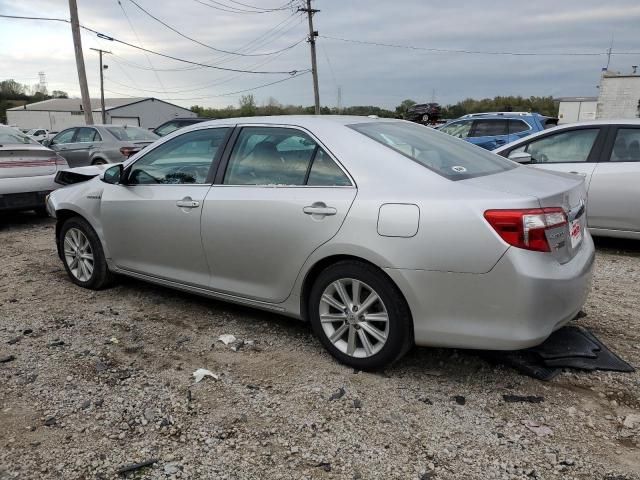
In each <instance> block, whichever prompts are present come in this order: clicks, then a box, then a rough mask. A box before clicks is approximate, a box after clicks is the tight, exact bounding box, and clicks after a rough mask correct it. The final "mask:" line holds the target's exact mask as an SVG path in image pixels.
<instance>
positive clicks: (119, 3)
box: [116, 0, 165, 90]
mask: <svg viewBox="0 0 640 480" xmlns="http://www.w3.org/2000/svg"><path fill="white" fill-rule="evenodd" d="M116 1H117V2H118V5H120V9H121V10H122V13H124V16H125V18H126V19H127V22H128V23H129V27H130V28H131V31H132V32H133V34H134V35H135V36H136V40H137V41H138V43H139V44H142V42H141V41H140V37H139V36H138V32H136V29H135V28H134V27H133V23H132V22H131V19H130V18H129V15H127V11H126V10H125V9H124V5H122V3H121V2H120V0H116ZM144 56H145V58H146V59H147V63H148V64H149V66H150V67H151V69H152V70H153V74H154V75H155V77H156V80H158V84H159V85H160V88H162V89H163V90H165V88H164V84H163V83H162V80H160V75H158V72H157V70H155V69H154V68H153V63H151V59H150V58H149V55H148V54H147V53H145V54H144Z"/></svg>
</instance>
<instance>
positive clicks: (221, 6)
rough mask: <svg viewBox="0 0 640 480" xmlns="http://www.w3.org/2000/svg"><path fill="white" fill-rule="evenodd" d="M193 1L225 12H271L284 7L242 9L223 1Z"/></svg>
mask: <svg viewBox="0 0 640 480" xmlns="http://www.w3.org/2000/svg"><path fill="white" fill-rule="evenodd" d="M194 1H195V2H197V3H199V4H201V5H204V6H205V7H209V8H213V9H214V10H220V11H222V12H227V13H245V14H246V13H248V14H251V13H272V12H277V11H280V10H284V9H274V10H244V9H242V8H238V7H234V6H233V5H225V4H224V3H220V2H217V1H216V0H209V2H211V3H205V2H203V1H201V0H194Z"/></svg>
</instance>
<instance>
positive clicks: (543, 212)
mask: <svg viewBox="0 0 640 480" xmlns="http://www.w3.org/2000/svg"><path fill="white" fill-rule="evenodd" d="M484 218H486V219H487V222H489V224H490V225H491V226H492V227H493V229H494V230H495V231H496V232H497V233H498V235H500V238H502V239H503V240H504V241H505V242H507V243H508V244H509V245H513V246H514V247H518V248H524V249H526V250H535V251H537V252H550V251H551V248H550V247H549V242H548V241H547V235H546V231H547V230H549V229H551V228H557V227H560V226H562V225H565V224H566V223H567V215H566V213H565V212H564V210H563V209H562V208H555V207H554V208H534V209H526V210H487V211H486V212H484Z"/></svg>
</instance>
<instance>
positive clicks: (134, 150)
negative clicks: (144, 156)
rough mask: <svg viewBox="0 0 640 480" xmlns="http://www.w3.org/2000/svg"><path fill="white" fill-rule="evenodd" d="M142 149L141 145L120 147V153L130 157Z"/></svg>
mask: <svg viewBox="0 0 640 480" xmlns="http://www.w3.org/2000/svg"><path fill="white" fill-rule="evenodd" d="M140 150H141V148H140V147H122V148H121V149H120V153H121V154H122V155H124V156H125V157H127V158H129V157H130V156H131V155H133V154H134V153H138V152H139V151H140Z"/></svg>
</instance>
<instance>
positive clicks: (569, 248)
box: [462, 166, 587, 263]
mask: <svg viewBox="0 0 640 480" xmlns="http://www.w3.org/2000/svg"><path fill="white" fill-rule="evenodd" d="M462 181H463V182H465V183H467V184H469V185H473V186H474V187H477V188H485V189H490V190H493V191H500V192H505V193H511V194H520V195H527V196H531V197H535V198H537V199H538V202H539V204H540V208H553V207H560V208H562V209H563V210H564V212H565V213H566V215H567V220H568V223H567V224H565V225H562V226H559V227H557V228H554V229H550V230H548V232H547V240H548V241H549V245H550V247H551V252H552V254H553V255H554V256H555V257H556V259H557V260H558V261H559V262H560V263H566V262H568V261H569V260H571V259H572V258H573V257H574V256H575V255H576V253H577V252H578V251H579V250H580V248H581V247H582V244H583V241H582V240H583V238H584V233H585V229H586V227H587V222H586V220H587V216H586V214H585V213H586V212H585V205H586V197H587V193H586V186H585V182H584V177H581V176H578V175H572V174H569V173H561V172H553V171H548V170H540V169H536V168H531V167H525V166H522V167H517V168H514V169H512V170H508V171H506V172H501V173H497V174H494V175H486V176H483V177H476V178H471V179H468V180H462Z"/></svg>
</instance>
